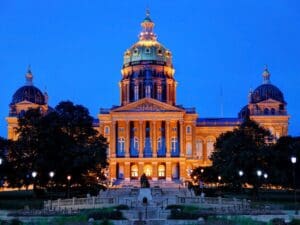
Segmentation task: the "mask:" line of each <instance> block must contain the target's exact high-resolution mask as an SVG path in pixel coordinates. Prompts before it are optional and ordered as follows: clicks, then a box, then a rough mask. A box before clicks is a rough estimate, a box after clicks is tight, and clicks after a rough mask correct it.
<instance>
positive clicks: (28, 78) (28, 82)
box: [25, 64, 33, 86]
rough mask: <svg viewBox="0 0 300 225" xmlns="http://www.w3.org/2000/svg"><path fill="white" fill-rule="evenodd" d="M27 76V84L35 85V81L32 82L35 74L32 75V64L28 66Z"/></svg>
mask: <svg viewBox="0 0 300 225" xmlns="http://www.w3.org/2000/svg"><path fill="white" fill-rule="evenodd" d="M25 78H26V85H29V86H31V85H33V83H32V79H33V75H32V72H31V66H30V64H29V65H28V67H27V73H26V75H25Z"/></svg>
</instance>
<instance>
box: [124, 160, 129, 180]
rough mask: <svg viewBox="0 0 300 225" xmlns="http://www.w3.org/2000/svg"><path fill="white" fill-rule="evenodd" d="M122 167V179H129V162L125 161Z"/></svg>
mask: <svg viewBox="0 0 300 225" xmlns="http://www.w3.org/2000/svg"><path fill="white" fill-rule="evenodd" d="M124 167H125V168H124V179H125V181H130V162H125V165H124Z"/></svg>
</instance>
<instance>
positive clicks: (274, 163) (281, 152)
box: [268, 136, 300, 188]
mask: <svg viewBox="0 0 300 225" xmlns="http://www.w3.org/2000/svg"><path fill="white" fill-rule="evenodd" d="M291 156H296V157H297V159H298V163H296V165H295V166H296V168H295V169H296V171H300V163H299V160H300V138H299V137H298V138H296V137H291V136H284V137H281V138H279V139H278V141H277V142H276V144H275V145H274V146H273V147H272V151H271V154H270V157H269V162H268V164H269V165H270V166H271V167H272V173H271V174H270V181H271V182H272V184H275V185H281V186H283V187H291V188H293V187H294V186H293V185H294V183H293V165H292V163H291ZM296 176H297V177H296V184H297V186H298V187H299V186H300V181H299V180H300V173H296Z"/></svg>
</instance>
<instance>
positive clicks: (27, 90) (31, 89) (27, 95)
mask: <svg viewBox="0 0 300 225" xmlns="http://www.w3.org/2000/svg"><path fill="white" fill-rule="evenodd" d="M25 77H26V84H25V85H24V86H22V87H20V88H19V89H18V90H17V91H16V92H15V93H14V95H13V97H12V102H11V104H12V105H13V104H17V103H19V102H22V101H28V102H31V103H34V104H38V105H45V104H46V100H45V96H44V94H43V93H42V92H41V91H40V89H38V88H37V87H35V86H34V85H33V83H32V79H33V76H32V73H31V70H30V68H29V69H28V71H27V74H26V76H25Z"/></svg>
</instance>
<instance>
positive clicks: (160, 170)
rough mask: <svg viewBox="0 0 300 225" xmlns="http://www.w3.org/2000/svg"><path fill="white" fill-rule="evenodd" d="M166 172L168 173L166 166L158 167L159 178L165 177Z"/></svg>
mask: <svg viewBox="0 0 300 225" xmlns="http://www.w3.org/2000/svg"><path fill="white" fill-rule="evenodd" d="M165 171H166V167H165V165H162V164H161V165H159V166H158V177H165V176H166V175H165Z"/></svg>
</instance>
